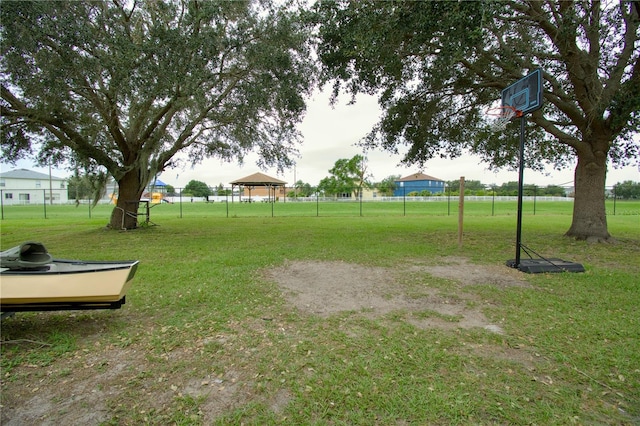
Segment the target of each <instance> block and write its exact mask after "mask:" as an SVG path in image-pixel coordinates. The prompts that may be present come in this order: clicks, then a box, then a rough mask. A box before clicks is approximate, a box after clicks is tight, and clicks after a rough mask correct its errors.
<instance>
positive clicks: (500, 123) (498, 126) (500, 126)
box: [486, 105, 522, 132]
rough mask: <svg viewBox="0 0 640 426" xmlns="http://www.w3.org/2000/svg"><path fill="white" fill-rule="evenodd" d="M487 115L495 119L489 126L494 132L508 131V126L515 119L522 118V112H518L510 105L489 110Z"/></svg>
mask: <svg viewBox="0 0 640 426" xmlns="http://www.w3.org/2000/svg"><path fill="white" fill-rule="evenodd" d="M486 114H487V115H488V116H490V117H493V121H492V122H491V123H489V126H490V127H491V130H493V131H494V132H499V131H502V130H504V129H506V128H507V124H509V122H510V121H511V119H512V118H513V117H522V111H518V110H517V109H515V108H514V107H512V106H510V105H505V106H499V107H495V108H489V109H488V110H487V112H486Z"/></svg>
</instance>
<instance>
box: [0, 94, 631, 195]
mask: <svg viewBox="0 0 640 426" xmlns="http://www.w3.org/2000/svg"><path fill="white" fill-rule="evenodd" d="M349 100H350V97H349V96H347V95H343V96H341V97H340V98H339V99H338V102H337V104H336V105H334V106H331V105H330V102H329V91H328V90H326V91H317V92H316V93H315V94H314V95H313V96H312V97H311V98H310V99H309V101H308V105H307V113H306V115H305V118H304V120H303V121H302V122H301V123H300V124H299V126H298V129H299V130H300V132H301V133H302V140H303V143H302V145H301V146H300V147H299V148H298V149H299V154H300V156H299V157H298V158H296V167H295V168H291V169H289V170H285V171H284V173H278V171H277V170H276V169H275V168H272V169H260V168H259V167H258V166H257V165H256V160H257V157H256V155H255V154H250V155H248V156H246V158H245V161H244V164H243V165H239V164H237V163H224V162H221V161H220V160H219V159H215V158H213V159H208V160H205V161H204V162H202V163H200V164H197V165H195V166H193V167H192V166H190V165H189V164H188V163H187V164H185V166H184V167H181V168H176V169H168V170H166V171H164V172H163V173H162V174H161V175H160V176H159V179H160V180H162V181H163V182H164V183H165V184H168V185H172V186H174V187H175V188H182V187H184V186H185V185H186V184H187V183H188V182H189V181H191V180H198V181H201V182H205V183H206V184H207V185H209V186H212V187H215V186H218V185H219V184H222V185H223V186H224V187H227V186H230V182H232V181H234V180H237V179H240V178H243V177H245V176H248V175H251V174H253V173H256V172H262V173H265V174H267V175H269V176H272V177H275V178H278V179H281V180H284V181H285V182H288V183H289V184H291V185H292V184H293V183H294V182H295V181H298V180H302V181H303V182H305V183H309V184H311V185H312V186H315V185H317V184H318V183H319V182H320V180H322V179H323V178H325V177H327V176H329V169H331V168H332V167H333V166H334V164H335V162H336V161H337V160H339V159H341V158H347V159H349V158H352V157H353V156H354V155H356V154H363V151H362V148H360V147H358V146H356V144H357V142H358V141H360V140H361V139H362V138H363V137H364V136H365V135H366V134H367V133H368V132H369V131H370V130H371V129H372V127H373V126H374V125H375V123H377V122H378V121H379V119H380V117H381V110H380V108H379V107H378V103H377V98H375V97H373V96H366V95H361V96H358V97H357V98H356V102H355V104H351V105H350V104H349ZM366 157H367V159H368V169H369V172H370V173H371V174H372V175H373V179H372V180H373V181H374V182H379V181H381V180H383V179H385V178H386V177H388V176H391V175H400V176H401V177H405V176H409V175H411V174H414V173H417V172H422V173H425V174H427V175H430V176H433V177H435V178H438V179H442V180H445V181H451V180H459V179H460V177H462V176H464V177H465V179H466V180H477V181H480V182H482V183H484V184H486V185H493V184H496V185H500V184H502V183H505V182H509V181H517V180H518V172H517V171H510V170H500V171H492V170H489V168H488V166H487V165H486V164H483V163H482V162H481V160H480V158H478V157H476V156H473V155H469V154H467V155H463V156H462V157H459V158H455V159H450V160H448V159H440V158H437V159H432V160H430V161H428V162H427V163H426V164H425V165H424V167H423V168H422V169H420V168H419V167H418V166H414V167H407V166H404V165H400V164H399V163H400V161H401V160H402V158H401V155H392V154H390V153H388V152H382V151H369V152H367V153H366ZM185 163H186V162H185ZM639 163H640V161H639ZM574 166H575V165H573V166H571V167H570V168H568V169H565V170H561V171H557V170H553V169H552V168H549V169H548V170H547V171H546V172H545V173H540V172H534V171H533V170H529V169H525V172H524V183H525V184H526V185H538V186H547V185H560V186H570V185H572V183H573V168H574ZM15 168H25V169H30V170H34V171H39V172H41V173H47V174H48V173H49V170H48V168H42V167H36V166H35V165H34V163H33V162H31V161H28V160H26V161H25V160H23V161H20V162H18V164H17V165H16V166H13V165H9V164H6V163H0V171H1V172H6V171H9V170H12V169H15ZM52 174H53V175H54V176H56V177H60V178H64V177H68V176H70V175H71V173H70V172H69V171H67V170H64V169H52ZM625 180H632V181H636V182H638V181H640V164H636V165H635V166H629V167H625V168H622V169H614V168H613V167H612V166H610V167H609V171H608V173H607V181H606V186H613V185H615V184H616V183H618V182H622V181H625Z"/></svg>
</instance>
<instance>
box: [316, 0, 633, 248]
mask: <svg viewBox="0 0 640 426" xmlns="http://www.w3.org/2000/svg"><path fill="white" fill-rule="evenodd" d="M314 11H315V13H316V15H315V19H316V21H315V22H316V23H317V24H318V26H319V35H318V41H317V45H318V54H319V58H320V60H321V61H322V64H323V75H322V81H324V82H328V81H333V82H334V96H338V94H339V93H340V92H341V90H342V89H345V90H346V91H347V92H349V93H351V94H352V95H355V94H357V93H369V94H378V95H379V103H380V105H381V106H382V108H383V110H384V114H383V116H382V118H381V120H380V121H379V123H378V124H377V125H376V126H375V127H374V128H373V129H372V131H371V133H370V134H369V135H368V136H367V137H366V138H365V139H364V141H363V145H365V147H368V148H383V149H386V150H389V151H391V152H394V153H398V152H403V153H404V155H405V157H404V161H405V163H407V164H415V163H418V164H421V163H424V162H425V161H427V160H429V159H431V158H433V157H436V156H446V157H457V156H460V155H462V154H463V153H464V152H472V153H474V154H478V155H480V156H481V157H482V158H483V159H484V161H486V163H487V164H488V165H490V166H491V167H515V166H516V164H517V157H518V132H517V128H516V127H515V126H516V124H515V123H514V124H512V125H511V127H509V128H507V130H506V131H504V132H500V133H493V132H491V131H489V129H488V126H487V119H486V116H485V113H484V111H485V109H486V108H488V107H489V106H491V105H492V104H494V102H496V101H497V100H499V99H500V91H501V90H502V89H504V88H505V87H507V86H508V85H510V84H511V83H513V82H515V81H517V80H518V79H520V78H521V77H522V76H524V75H526V74H527V73H528V72H530V71H532V70H533V69H536V68H541V69H542V70H543V77H544V106H543V108H542V109H540V110H538V111H536V112H534V113H532V114H530V115H528V116H527V117H526V120H527V123H529V125H528V126H527V137H526V139H527V146H526V154H525V162H526V165H527V167H529V168H533V169H540V168H543V167H545V166H546V165H548V164H552V165H554V166H555V167H558V168H564V167H566V166H567V165H569V164H571V163H573V162H574V161H576V160H577V166H576V169H575V194H576V198H575V203H574V214H573V223H572V225H571V228H570V229H569V230H568V231H567V235H571V236H574V237H576V238H589V239H599V240H606V239H608V238H609V237H610V235H609V233H608V230H607V225H606V212H605V208H604V199H605V193H604V186H605V178H606V170H607V165H608V162H609V161H610V162H612V163H613V164H616V165H624V164H628V163H630V162H634V161H638V160H637V158H638V154H639V142H638V138H637V134H638V128H639V125H640V64H639V61H638V58H639V57H640V46H639V40H640V34H639V30H638V28H639V25H640V19H639V13H640V6H638V2H624V1H620V2H618V3H615V4H614V3H608V4H602V3H601V2H599V1H595V0H594V1H583V2H564V1H552V0H550V1H546V2H541V1H538V0H531V1H528V0H511V1H474V2H418V1H416V2H410V1H408V2H377V1H366V0H365V1H359V2H351V1H348V0H336V1H322V2H318V3H316V6H315V8H314ZM494 105H495V104H494ZM634 135H635V139H634Z"/></svg>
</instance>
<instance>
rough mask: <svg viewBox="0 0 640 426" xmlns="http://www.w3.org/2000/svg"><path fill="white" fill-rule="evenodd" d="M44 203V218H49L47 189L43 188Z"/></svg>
mask: <svg viewBox="0 0 640 426" xmlns="http://www.w3.org/2000/svg"><path fill="white" fill-rule="evenodd" d="M42 205H43V206H44V218H45V219H46V218H47V190H46V189H43V190H42Z"/></svg>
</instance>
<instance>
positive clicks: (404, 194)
mask: <svg viewBox="0 0 640 426" xmlns="http://www.w3.org/2000/svg"><path fill="white" fill-rule="evenodd" d="M402 206H403V208H404V213H403V216H406V215H407V188H406V187H405V186H404V185H402Z"/></svg>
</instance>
